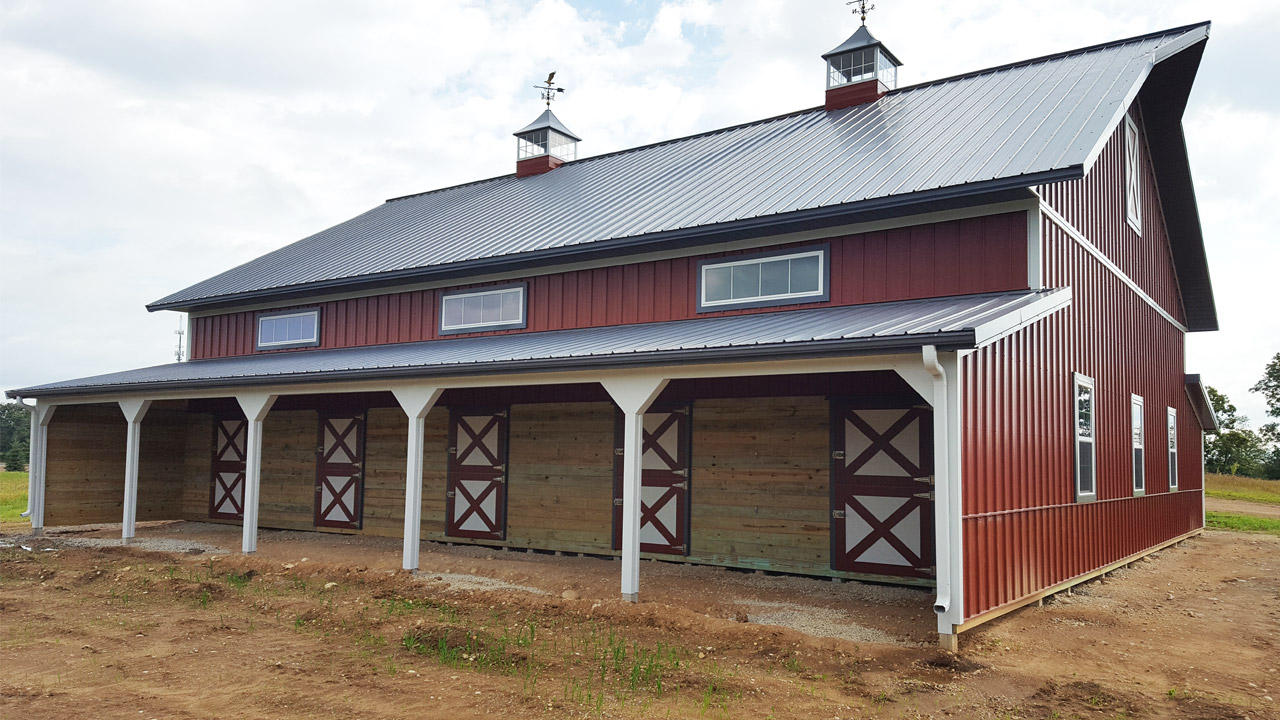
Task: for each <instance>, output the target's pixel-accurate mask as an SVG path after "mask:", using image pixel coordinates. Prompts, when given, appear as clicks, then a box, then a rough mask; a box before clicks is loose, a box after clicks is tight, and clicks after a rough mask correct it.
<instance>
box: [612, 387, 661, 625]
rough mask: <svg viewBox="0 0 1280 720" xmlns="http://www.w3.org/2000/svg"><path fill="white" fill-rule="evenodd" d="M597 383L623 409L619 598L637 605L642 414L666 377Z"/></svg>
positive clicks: (659, 390) (638, 596) (638, 595)
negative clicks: (620, 592)
mask: <svg viewBox="0 0 1280 720" xmlns="http://www.w3.org/2000/svg"><path fill="white" fill-rule="evenodd" d="M600 384H602V385H604V388H605V390H607V391H608V392H609V395H610V396H612V397H613V401H614V402H615V403H617V405H618V407H619V408H620V409H621V410H622V416H623V455H622V599H623V600H627V601H629V602H637V601H638V600H639V598H640V473H641V462H640V461H641V448H642V447H643V440H644V412H645V411H646V410H648V409H649V406H650V405H652V404H653V401H654V400H657V399H658V395H659V394H660V393H661V392H662V389H663V388H665V387H666V386H667V378H664V377H658V376H654V375H635V376H628V377H621V378H615V379H609V380H602V381H601V383H600Z"/></svg>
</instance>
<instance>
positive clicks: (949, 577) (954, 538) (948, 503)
mask: <svg viewBox="0 0 1280 720" xmlns="http://www.w3.org/2000/svg"><path fill="white" fill-rule="evenodd" d="M924 367H925V369H926V371H927V372H928V373H929V374H930V375H931V376H932V380H933V382H932V388H929V392H928V393H927V394H926V393H924V392H922V393H921V395H923V396H924V397H925V398H926V399H927V400H929V402H930V404H931V405H933V468H934V469H933V476H934V500H933V511H934V512H933V517H934V542H935V546H934V547H935V552H934V554H935V556H936V560H935V563H936V567H937V573H938V574H937V600H936V601H935V602H934V607H933V609H934V611H935V612H936V613H937V615H938V641H939V644H940V645H941V646H942V647H943V648H944V649H947V650H951V651H953V652H954V651H956V650H957V649H958V648H959V642H958V638H957V636H956V631H955V628H956V626H958V625H960V624H962V623H963V622H964V575H963V573H964V560H963V551H964V545H963V541H962V535H963V527H962V523H961V514H962V509H961V503H960V398H961V395H960V385H961V378H960V363H959V357H958V356H957V354H956V353H954V352H946V353H940V352H938V351H937V348H935V347H933V346H932V345H929V346H926V347H925V348H924ZM918 389H920V388H918Z"/></svg>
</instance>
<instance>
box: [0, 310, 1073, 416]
mask: <svg viewBox="0 0 1280 720" xmlns="http://www.w3.org/2000/svg"><path fill="white" fill-rule="evenodd" d="M1070 301H1071V291H1070V290H1069V289H1059V290H1041V291H1030V290H1023V291H1017V292H1006V293H994V294H984V295H960V296H952V297H942V298H931V299H928V300H909V301H899V302H889V303H877V304H873V305H854V306H850V307H833V308H819V309H813V310H789V311H778V312H767V313H758V314H751V315H736V316H726V317H712V318H701V319H695V320H680V321H673V322H660V323H644V324H635V325H616V326H610V327H599V328H581V329H573V330H554V331H547V332H537V333H515V334H509V335H494V336H485V337H471V338H458V339H443V340H429V341H426V342H417V343H403V344H398V345H374V346H369V347H359V348H343V349H338V350H307V351H305V352H289V353H270V354H262V355H249V356H243V357H234V358H222V359H217V360H194V361H191V362H184V363H171V364H169V365H158V366H155V367H149V368H141V369H138V370H128V371H125V372H118V373H112V374H109V375H97V376H94V377H87V378H80V379H78V380H67V381H64V382H58V383H51V384H48V385H37V386H35V387H29V388H23V389H21V390H11V391H9V393H8V395H9V396H10V397H45V396H59V395H63V396H65V395H93V394H107V393H113V392H114V393H118V392H124V391H148V390H152V391H156V390H166V389H189V388H198V387H219V388H221V387H228V388H230V387H236V386H245V385H263V384H284V383H291V382H293V383H296V382H311V381H317V380H352V379H368V378H375V377H429V376H444V375H452V376H457V375H475V374H483V373H498V372H513V371H514V372H530V371H537V370H552V369H560V370H568V369H584V368H591V367H600V366H609V365H623V366H627V365H642V364H676V363H687V362H708V361H714V360H728V359H738V360H763V359H768V358H770V357H774V356H780V355H786V356H796V355H800V356H805V355H853V354H866V353H876V352H881V353H883V352H894V351H903V350H909V349H912V348H918V347H920V346H922V345H938V346H940V347H948V348H960V347H974V346H975V345H978V344H983V343H986V342H989V341H990V340H992V339H994V338H996V337H999V336H1001V335H1003V334H1005V333H1007V332H1009V331H1010V330H1011V329H1012V328H1015V327H1018V326H1019V325H1021V324H1024V323H1027V322H1032V321H1034V320H1036V319H1038V318H1039V317H1042V316H1044V315H1046V314H1048V313H1051V312H1054V311H1056V310H1058V309H1061V308H1063V307H1065V306H1066V305H1068V304H1069V303H1070Z"/></svg>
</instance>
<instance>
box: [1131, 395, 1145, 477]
mask: <svg viewBox="0 0 1280 720" xmlns="http://www.w3.org/2000/svg"><path fill="white" fill-rule="evenodd" d="M1144 412H1145V405H1144V403H1143V400H1142V396H1141V395H1130V396H1129V435H1130V437H1131V439H1132V441H1133V452H1132V453H1131V457H1132V459H1133V495H1134V497H1139V496H1142V495H1146V494H1147V451H1146V435H1147V418H1146V416H1145V414H1144Z"/></svg>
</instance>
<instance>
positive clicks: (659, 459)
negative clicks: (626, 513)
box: [613, 405, 692, 555]
mask: <svg viewBox="0 0 1280 720" xmlns="http://www.w3.org/2000/svg"><path fill="white" fill-rule="evenodd" d="M689 416H690V408H689V406H688V405H684V406H681V407H675V408H663V409H651V410H650V411H649V412H647V413H645V414H644V441H643V444H642V446H641V447H642V453H641V473H640V550H641V551H642V552H650V553H665V554H668V555H688V554H689V465H690V463H689V458H690V456H689V446H690V432H691V428H692V425H691V424H690V422H689V420H690V417H689ZM615 425H616V427H615V432H614V437H615V441H614V448H615V449H614V459H615V463H614V472H613V548H614V549H615V550H618V549H621V547H622V460H623V455H622V452H623V419H622V414H621V413H619V414H618V416H617V421H616V423H615Z"/></svg>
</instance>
